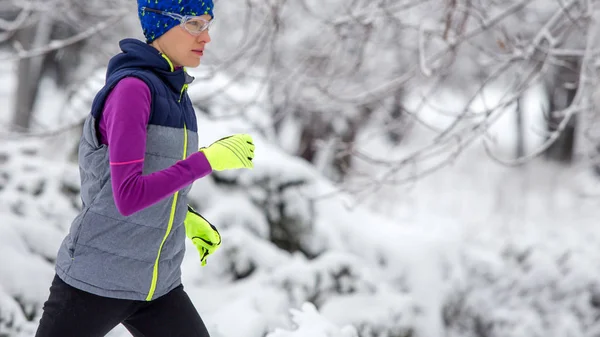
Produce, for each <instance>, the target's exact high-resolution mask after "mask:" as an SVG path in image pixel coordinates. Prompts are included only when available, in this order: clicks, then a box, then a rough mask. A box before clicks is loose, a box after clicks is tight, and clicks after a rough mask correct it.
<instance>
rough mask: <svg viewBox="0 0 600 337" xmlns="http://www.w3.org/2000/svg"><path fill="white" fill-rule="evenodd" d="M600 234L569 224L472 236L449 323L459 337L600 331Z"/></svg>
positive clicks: (446, 311)
mask: <svg viewBox="0 0 600 337" xmlns="http://www.w3.org/2000/svg"><path fill="white" fill-rule="evenodd" d="M549 233H550V235H548V234H549ZM558 233H560V234H558ZM598 242H599V241H598V238H597V236H596V235H594V234H593V233H592V232H590V231H582V232H581V233H576V232H575V231H574V230H573V229H565V228H563V229H561V230H560V232H554V234H553V231H545V232H539V233H537V234H536V235H535V236H531V235H527V233H525V231H524V232H523V233H522V237H515V238H512V237H505V241H496V242H487V241H485V242H470V244H469V245H466V246H465V249H464V250H463V254H462V259H461V263H462V265H463V267H464V268H465V271H466V273H467V278H466V279H467V280H468V282H465V283H464V284H463V285H462V286H460V287H459V288H457V289H455V291H454V292H453V293H452V294H451V295H450V297H449V298H448V299H447V302H446V306H445V309H444V319H445V322H446V324H447V326H448V330H449V331H451V332H452V335H453V336H461V337H470V336H472V337H532V336H533V337H535V336H549V337H562V336H596V335H598V333H600V322H599V321H598V317H600V316H599V315H600V301H599V299H600V281H599V280H600V271H598V268H597V265H598V262H599V261H600V251H598V249H597V243H598Z"/></svg>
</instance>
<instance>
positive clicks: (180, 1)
mask: <svg viewBox="0 0 600 337" xmlns="http://www.w3.org/2000/svg"><path fill="white" fill-rule="evenodd" d="M137 3H138V16H139V18H140V22H141V23H142V30H143V31H144V36H145V37H146V42H148V43H151V42H152V41H154V40H156V39H158V38H159V37H160V36H161V35H163V34H164V33H166V32H167V31H168V30H169V29H171V28H173V27H176V26H177V25H179V24H180V22H179V21H178V20H175V19H173V18H170V17H168V16H166V15H162V14H158V13H153V12H149V11H143V10H142V7H148V8H151V9H156V10H161V11H165V12H170V13H175V14H179V15H193V16H200V15H204V14H208V15H210V16H211V17H213V1H212V0H137Z"/></svg>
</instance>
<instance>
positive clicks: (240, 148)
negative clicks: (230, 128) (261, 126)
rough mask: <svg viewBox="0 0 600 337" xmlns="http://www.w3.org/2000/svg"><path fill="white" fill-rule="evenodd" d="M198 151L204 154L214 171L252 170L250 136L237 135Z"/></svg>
mask: <svg viewBox="0 0 600 337" xmlns="http://www.w3.org/2000/svg"><path fill="white" fill-rule="evenodd" d="M199 151H202V152H204V154H205V155H206V159H208V162H209V163H210V166H211V167H212V169H213V170H215V171H223V170H231V169H240V168H247V169H252V168H254V164H253V163H252V160H253V159H254V144H253V143H252V137H250V135H246V134H237V135H232V136H229V137H225V138H221V139H219V140H217V141H216V142H214V143H212V144H210V146H208V147H203V148H200V150H199Z"/></svg>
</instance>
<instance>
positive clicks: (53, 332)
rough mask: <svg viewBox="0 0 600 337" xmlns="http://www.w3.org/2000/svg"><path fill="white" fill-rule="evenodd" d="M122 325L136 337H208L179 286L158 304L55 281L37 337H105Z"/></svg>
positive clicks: (45, 305) (160, 299) (161, 298)
mask: <svg viewBox="0 0 600 337" xmlns="http://www.w3.org/2000/svg"><path fill="white" fill-rule="evenodd" d="M118 324H123V325H124V326H125V328H127V330H129V332H131V334H132V335H133V336H134V337H209V334H208V331H207V330H206V327H205V326H204V322H202V319H201V318H200V315H198V312H197V311H196V308H195V307H194V305H193V304H192V302H191V301H190V298H189V297H188V295H187V294H186V293H185V291H183V286H181V285H180V286H179V287H177V288H175V289H173V290H172V291H170V292H169V293H168V294H166V295H164V296H161V297H159V298H157V299H156V300H153V301H150V302H145V301H131V300H120V299H114V298H107V297H101V296H97V295H94V294H90V293H88V292H85V291H81V290H79V289H75V288H73V287H71V286H70V285H68V284H66V283H64V282H63V281H62V280H61V279H60V278H59V277H58V276H55V277H54V280H53V281H52V286H51V287H50V297H49V298H48V300H47V301H46V303H45V304H44V313H43V314H42V318H41V320H40V325H39V327H38V330H37V333H36V335H35V336H36V337H84V336H85V337H102V336H105V335H106V334H107V333H108V332H110V331H111V330H112V329H113V328H114V327H115V326H117V325H118Z"/></svg>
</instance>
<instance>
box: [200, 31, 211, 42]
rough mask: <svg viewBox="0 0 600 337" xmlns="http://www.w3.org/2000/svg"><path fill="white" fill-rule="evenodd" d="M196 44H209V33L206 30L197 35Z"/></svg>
mask: <svg viewBox="0 0 600 337" xmlns="http://www.w3.org/2000/svg"><path fill="white" fill-rule="evenodd" d="M198 42H200V43H202V42H204V43H205V44H206V43H209V42H210V33H209V32H208V29H205V30H203V31H202V33H200V35H198Z"/></svg>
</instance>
